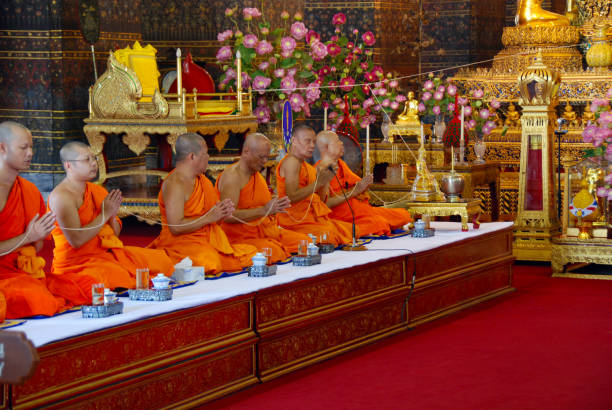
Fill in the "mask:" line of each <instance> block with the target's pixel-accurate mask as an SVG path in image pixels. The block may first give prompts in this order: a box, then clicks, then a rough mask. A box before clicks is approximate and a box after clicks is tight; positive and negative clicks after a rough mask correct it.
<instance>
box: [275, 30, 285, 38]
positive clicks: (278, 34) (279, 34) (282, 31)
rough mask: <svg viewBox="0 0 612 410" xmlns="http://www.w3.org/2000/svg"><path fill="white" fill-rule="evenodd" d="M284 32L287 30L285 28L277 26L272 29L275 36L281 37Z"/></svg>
mask: <svg viewBox="0 0 612 410" xmlns="http://www.w3.org/2000/svg"><path fill="white" fill-rule="evenodd" d="M284 32H285V29H284V28H277V29H276V30H274V31H272V35H273V36H274V37H280V36H282V35H283V33H284Z"/></svg>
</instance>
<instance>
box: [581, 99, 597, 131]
mask: <svg viewBox="0 0 612 410" xmlns="http://www.w3.org/2000/svg"><path fill="white" fill-rule="evenodd" d="M594 122H595V113H594V112H593V111H591V103H588V104H587V105H586V107H584V112H583V113H582V126H583V127H585V126H587V125H589V123H594Z"/></svg>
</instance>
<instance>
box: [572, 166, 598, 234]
mask: <svg viewBox="0 0 612 410" xmlns="http://www.w3.org/2000/svg"><path fill="white" fill-rule="evenodd" d="M603 173H604V172H603V170H602V169H601V168H589V169H588V170H587V169H586V167H582V175H583V177H582V179H581V180H580V187H581V189H580V191H578V193H576V195H575V196H574V198H572V201H571V203H570V212H571V214H572V215H573V216H574V217H575V218H576V225H577V227H578V229H579V234H578V238H580V239H589V238H592V234H591V228H592V225H593V222H594V221H597V220H598V219H599V216H600V215H601V213H602V212H601V211H600V202H601V201H598V199H599V198H598V197H597V183H598V182H599V181H600V180H601V178H602V177H603Z"/></svg>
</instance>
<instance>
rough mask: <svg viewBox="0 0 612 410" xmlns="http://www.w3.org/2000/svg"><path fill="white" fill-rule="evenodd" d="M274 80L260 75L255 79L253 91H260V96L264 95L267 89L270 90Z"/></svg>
mask: <svg viewBox="0 0 612 410" xmlns="http://www.w3.org/2000/svg"><path fill="white" fill-rule="evenodd" d="M271 82H272V80H270V79H269V78H268V77H263V76H261V75H258V76H256V77H255V79H253V90H255V91H258V92H259V94H263V93H264V91H265V89H266V88H268V86H269V85H270V83H271Z"/></svg>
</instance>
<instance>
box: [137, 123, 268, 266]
mask: <svg viewBox="0 0 612 410" xmlns="http://www.w3.org/2000/svg"><path fill="white" fill-rule="evenodd" d="M175 150H176V168H175V169H174V170H173V171H172V172H171V173H170V174H169V175H168V176H167V177H166V179H165V181H164V183H163V185H162V189H161V191H160V193H159V210H160V212H161V218H162V231H161V233H160V235H159V236H158V237H157V238H156V239H155V240H154V241H153V242H152V243H151V244H150V245H149V246H150V247H153V248H158V249H164V250H165V251H166V252H167V253H168V255H169V256H170V258H171V259H172V260H173V261H174V262H175V263H176V262H179V261H180V260H182V259H183V258H185V257H187V256H189V258H190V259H191V260H192V262H193V265H194V266H203V267H204V271H205V273H206V275H207V276H214V275H215V274H217V273H220V272H234V271H240V270H241V269H242V268H243V267H246V266H250V265H251V264H252V262H251V257H252V256H253V255H255V253H256V252H257V248H255V247H254V246H252V245H248V244H240V243H239V244H235V243H230V241H229V239H228V238H227V236H226V235H225V232H223V229H222V228H221V225H220V224H219V222H220V221H221V220H223V219H224V218H227V217H229V216H230V215H232V213H233V212H234V204H233V203H232V201H231V200H230V199H224V200H222V201H220V200H219V194H218V193H217V191H216V189H215V187H214V186H213V185H212V183H211V182H210V180H209V179H208V178H207V177H206V176H205V175H204V171H206V168H207V167H208V147H207V146H206V141H204V139H203V138H202V137H201V136H200V135H198V134H194V133H187V134H183V135H180V136H179V137H178V139H177V141H176V146H175Z"/></svg>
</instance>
